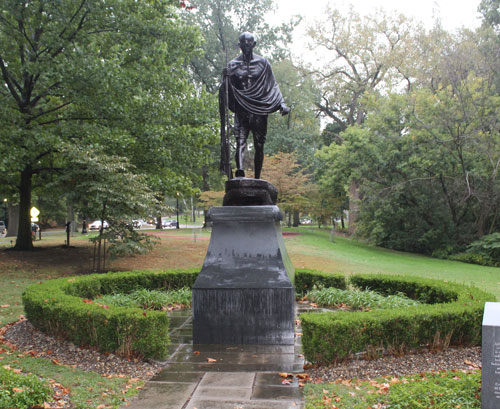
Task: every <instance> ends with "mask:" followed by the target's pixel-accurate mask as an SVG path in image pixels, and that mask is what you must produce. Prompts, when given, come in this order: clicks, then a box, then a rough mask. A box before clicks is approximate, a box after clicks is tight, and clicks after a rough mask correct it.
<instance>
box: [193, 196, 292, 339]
mask: <svg viewBox="0 0 500 409" xmlns="http://www.w3.org/2000/svg"><path fill="white" fill-rule="evenodd" d="M208 218H209V220H210V221H211V222H212V223H213V225H212V236H211V239H210V245H209V248H208V251H207V255H206V258H205V262H204V264H203V268H202V270H201V272H200V274H199V276H198V279H197V280H196V282H195V284H194V286H193V342H194V343H195V344H275V345H276V344H293V343H294V303H295V291H294V288H293V284H292V283H293V273H294V270H293V266H292V264H291V262H290V260H289V258H288V255H287V253H286V249H285V246H284V243H283V238H282V235H281V229H280V227H279V220H280V219H281V213H280V212H279V209H278V207H277V206H225V207H213V208H212V209H210V211H209V214H208Z"/></svg>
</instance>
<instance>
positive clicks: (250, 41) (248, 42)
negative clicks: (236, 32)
mask: <svg viewBox="0 0 500 409" xmlns="http://www.w3.org/2000/svg"><path fill="white" fill-rule="evenodd" d="M254 47H255V39H254V38H253V36H252V35H249V34H245V35H243V36H242V37H241V38H240V48H241V52H242V53H243V54H248V53H250V52H251V51H252V50H253V48H254Z"/></svg>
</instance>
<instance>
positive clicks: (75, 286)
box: [22, 270, 198, 359]
mask: <svg viewBox="0 0 500 409" xmlns="http://www.w3.org/2000/svg"><path fill="white" fill-rule="evenodd" d="M197 275H198V271H196V270H182V271H180V270H170V271H164V272H151V271H134V272H127V273H108V274H92V275H88V276H81V277H72V278H60V279H56V280H49V281H45V282H43V283H40V284H34V285H31V286H29V287H28V288H27V289H26V291H25V292H24V294H23V297H22V298H23V304H24V310H25V312H26V317H27V318H28V320H29V321H30V322H31V323H32V324H33V325H34V326H35V327H36V328H38V329H39V330H41V331H44V332H46V333H49V334H52V335H55V336H58V337H61V338H64V339H66V340H68V341H71V342H73V343H74V344H76V345H81V346H86V347H93V348H96V349H98V350H99V351H101V352H113V353H115V354H118V355H122V356H126V357H143V358H152V359H162V358H165V357H166V355H167V347H168V343H169V340H168V328H169V326H168V318H167V315H166V314H165V312H161V311H144V310H142V309H139V308H125V307H114V306H112V307H110V306H106V305H101V304H99V301H98V300H96V301H95V302H91V301H90V300H92V299H93V298H95V297H97V296H98V295H103V294H109V293H113V292H119V293H128V292H131V291H132V290H134V289H136V288H147V289H150V290H152V289H159V288H167V289H177V288H182V287H192V285H193V283H194V281H195V280H196V277H197Z"/></svg>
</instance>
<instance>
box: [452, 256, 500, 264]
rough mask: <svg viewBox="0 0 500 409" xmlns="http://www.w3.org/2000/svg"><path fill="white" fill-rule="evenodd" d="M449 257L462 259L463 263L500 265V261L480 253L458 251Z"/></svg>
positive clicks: (454, 259)
mask: <svg viewBox="0 0 500 409" xmlns="http://www.w3.org/2000/svg"><path fill="white" fill-rule="evenodd" d="M448 259H449V260H453V261H461V262H462V263H469V264H479V265H480V266H490V267H498V266H500V262H494V261H493V260H492V259H491V258H489V257H486V256H484V255H483V254H478V253H458V254H453V255H451V256H449V257H448Z"/></svg>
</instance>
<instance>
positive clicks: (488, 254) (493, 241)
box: [467, 233, 500, 264]
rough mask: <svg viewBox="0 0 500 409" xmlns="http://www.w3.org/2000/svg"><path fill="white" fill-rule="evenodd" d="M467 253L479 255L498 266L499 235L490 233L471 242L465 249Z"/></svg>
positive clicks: (499, 251) (499, 254)
mask: <svg viewBox="0 0 500 409" xmlns="http://www.w3.org/2000/svg"><path fill="white" fill-rule="evenodd" d="M467 253H476V254H481V255H482V256H484V257H485V258H489V259H491V260H492V261H493V262H494V263H498V264H500V233H492V234H488V235H486V236H483V237H481V238H480V239H479V240H476V241H473V242H472V243H471V244H469V246H468V247H467Z"/></svg>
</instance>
